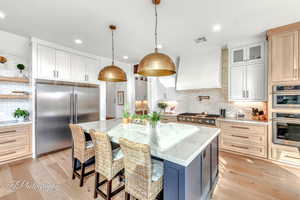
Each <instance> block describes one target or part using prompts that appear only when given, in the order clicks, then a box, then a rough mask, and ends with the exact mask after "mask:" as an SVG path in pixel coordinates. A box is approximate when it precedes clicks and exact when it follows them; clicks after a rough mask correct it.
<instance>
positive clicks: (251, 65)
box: [229, 43, 267, 101]
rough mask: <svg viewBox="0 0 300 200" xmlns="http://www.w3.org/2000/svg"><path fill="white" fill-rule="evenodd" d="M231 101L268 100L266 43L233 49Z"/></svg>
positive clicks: (230, 72)
mask: <svg viewBox="0 0 300 200" xmlns="http://www.w3.org/2000/svg"><path fill="white" fill-rule="evenodd" d="M230 57H231V65H230V69H229V78H230V87H229V100H230V101H241V100H242V101H266V98H267V95H266V93H267V88H266V87H267V84H266V80H267V76H266V67H265V49H264V43H257V44H253V45H247V46H244V47H239V48H232V49H231V55H230Z"/></svg>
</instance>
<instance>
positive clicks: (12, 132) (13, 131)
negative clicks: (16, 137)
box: [0, 130, 17, 134]
mask: <svg viewBox="0 0 300 200" xmlns="http://www.w3.org/2000/svg"><path fill="white" fill-rule="evenodd" d="M15 132H17V131H16V130H13V131H2V132H0V134H3V133H15Z"/></svg>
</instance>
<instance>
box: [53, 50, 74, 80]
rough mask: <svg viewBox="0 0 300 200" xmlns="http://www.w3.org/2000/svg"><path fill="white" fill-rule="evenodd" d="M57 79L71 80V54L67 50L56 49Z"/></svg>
mask: <svg viewBox="0 0 300 200" xmlns="http://www.w3.org/2000/svg"><path fill="white" fill-rule="evenodd" d="M55 60H56V62H55V69H56V79H57V80H61V81H71V80H72V76H71V56H70V54H69V53H67V52H65V51H60V50H56V51H55Z"/></svg>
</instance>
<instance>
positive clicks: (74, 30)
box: [0, 0, 300, 62]
mask: <svg viewBox="0 0 300 200" xmlns="http://www.w3.org/2000/svg"><path fill="white" fill-rule="evenodd" d="M299 8H300V1H299V0H185V1H184V0H170V1H167V0H162V3H161V5H160V6H159V7H158V12H159V13H158V14H159V41H160V43H161V44H162V45H163V49H162V50H161V51H162V52H166V53H168V54H170V55H172V56H178V55H180V54H183V53H186V52H188V51H189V50H190V49H195V45H196V44H195V43H194V41H193V40H194V39H195V38H197V37H199V36H206V37H207V38H208V42H207V43H205V44H200V45H199V46H198V47H196V49H197V50H199V51H205V50H206V49H207V48H210V47H215V46H221V45H225V44H227V43H228V42H231V41H234V40H243V39H245V38H250V37H258V36H262V35H263V34H264V32H265V31H266V30H267V29H269V28H272V27H276V26H279V25H285V24H289V23H293V22H297V21H300V12H299ZM0 10H1V11H3V12H4V13H6V15H7V17H6V18H5V19H4V20H0V29H2V30H5V31H9V32H13V33H17V34H20V35H24V36H35V37H38V38H40V39H44V40H48V41H52V42H56V43H59V44H62V45H65V46H69V47H73V48H76V49H79V50H81V51H86V52H89V53H94V54H97V55H101V56H107V57H110V54H111V45H110V32H109V30H108V28H107V26H108V25H109V24H111V23H115V24H116V25H117V26H118V28H119V29H118V30H117V33H116V50H117V51H116V53H117V59H118V60H122V57H123V55H127V56H129V60H128V61H129V62H138V61H139V60H140V59H141V58H142V57H143V56H144V55H145V54H146V53H149V52H151V51H152V50H153V47H154V44H153V43H154V42H153V41H154V39H153V29H154V10H153V5H152V4H151V0H1V4H0ZM215 23H219V24H221V25H222V31H221V32H219V33H213V32H212V31H211V29H212V25H213V24H215ZM76 38H80V39H82V40H83V44H82V45H76V44H74V39H76Z"/></svg>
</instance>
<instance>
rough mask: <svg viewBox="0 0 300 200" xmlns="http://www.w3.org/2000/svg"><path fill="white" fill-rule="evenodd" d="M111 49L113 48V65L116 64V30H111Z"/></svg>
mask: <svg viewBox="0 0 300 200" xmlns="http://www.w3.org/2000/svg"><path fill="white" fill-rule="evenodd" d="M111 44H112V45H111V50H112V65H114V64H115V41H114V30H111Z"/></svg>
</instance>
